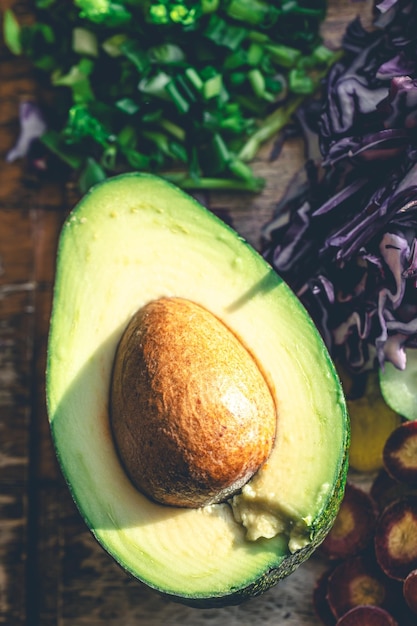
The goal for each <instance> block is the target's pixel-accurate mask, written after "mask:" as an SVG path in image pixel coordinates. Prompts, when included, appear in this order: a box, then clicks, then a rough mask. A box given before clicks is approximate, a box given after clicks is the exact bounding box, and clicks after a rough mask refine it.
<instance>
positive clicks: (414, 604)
mask: <svg viewBox="0 0 417 626" xmlns="http://www.w3.org/2000/svg"><path fill="white" fill-rule="evenodd" d="M403 594H404V599H405V601H406V602H407V605H408V606H409V607H410V609H411V610H412V611H413V613H417V569H413V570H411V572H410V573H409V574H407V576H406V578H405V580H404V584H403Z"/></svg>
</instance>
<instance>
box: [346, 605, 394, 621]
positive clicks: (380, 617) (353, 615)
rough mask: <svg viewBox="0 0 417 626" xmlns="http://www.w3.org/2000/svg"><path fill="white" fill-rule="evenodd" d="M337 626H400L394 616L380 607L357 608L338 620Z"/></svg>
mask: <svg viewBox="0 0 417 626" xmlns="http://www.w3.org/2000/svg"><path fill="white" fill-rule="evenodd" d="M336 626H398V622H397V621H396V620H395V619H394V618H393V616H392V615H391V614H390V613H388V611H385V610H384V609H381V607H378V606H368V605H366V606H356V607H355V608H353V609H351V610H350V611H348V612H347V613H345V614H344V615H342V617H341V618H340V619H339V620H338V622H337V623H336Z"/></svg>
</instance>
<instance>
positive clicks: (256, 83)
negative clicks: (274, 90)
mask: <svg viewBox="0 0 417 626" xmlns="http://www.w3.org/2000/svg"><path fill="white" fill-rule="evenodd" d="M248 78H249V82H250V84H251V86H252V89H253V91H254V93H255V95H256V96H258V97H259V98H263V99H264V100H268V101H270V102H273V101H274V96H273V94H270V93H268V92H267V91H266V89H265V78H264V76H263V74H262V72H261V71H260V70H258V69H257V68H255V69H253V70H250V72H248Z"/></svg>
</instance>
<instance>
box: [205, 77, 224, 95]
mask: <svg viewBox="0 0 417 626" xmlns="http://www.w3.org/2000/svg"><path fill="white" fill-rule="evenodd" d="M222 88H223V79H222V76H221V74H215V75H214V76H211V77H210V78H208V79H207V80H206V81H205V82H204V84H203V97H204V99H205V100H210V99H211V98H216V97H217V96H219V95H220V93H221V91H222Z"/></svg>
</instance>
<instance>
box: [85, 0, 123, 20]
mask: <svg viewBox="0 0 417 626" xmlns="http://www.w3.org/2000/svg"><path fill="white" fill-rule="evenodd" d="M74 4H75V5H76V6H77V7H78V8H79V9H80V17H82V18H84V19H86V20H90V21H91V22H93V23H95V24H103V25H105V26H123V25H125V24H129V22H130V21H131V20H132V14H131V13H130V11H128V10H127V9H126V7H124V6H123V5H122V4H117V3H115V2H111V0H74Z"/></svg>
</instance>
